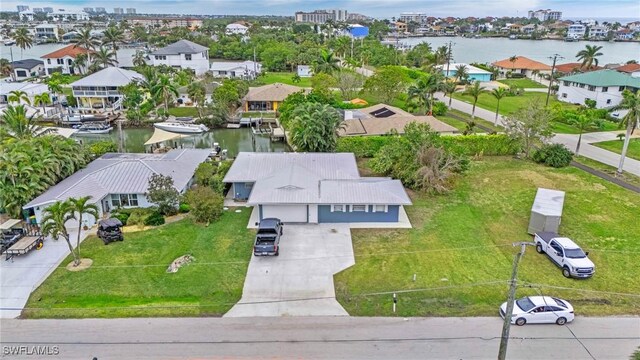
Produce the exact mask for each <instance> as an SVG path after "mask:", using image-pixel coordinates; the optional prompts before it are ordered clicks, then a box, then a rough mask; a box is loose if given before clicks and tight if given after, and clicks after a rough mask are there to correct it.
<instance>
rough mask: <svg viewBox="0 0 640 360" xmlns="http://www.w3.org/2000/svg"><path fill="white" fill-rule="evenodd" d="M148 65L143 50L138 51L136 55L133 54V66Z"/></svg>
mask: <svg viewBox="0 0 640 360" xmlns="http://www.w3.org/2000/svg"><path fill="white" fill-rule="evenodd" d="M145 65H147V60H146V58H145V55H144V53H143V52H142V51H136V53H135V55H133V66H145Z"/></svg>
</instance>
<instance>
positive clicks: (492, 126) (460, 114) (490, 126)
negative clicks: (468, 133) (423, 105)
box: [447, 109, 504, 132]
mask: <svg viewBox="0 0 640 360" xmlns="http://www.w3.org/2000/svg"><path fill="white" fill-rule="evenodd" d="M447 115H455V116H457V117H460V118H463V119H466V120H467V121H471V120H472V119H471V115H469V114H467V113H465V112H462V111H459V110H455V109H451V110H449V111H448V112H447ZM473 121H475V123H476V124H478V125H481V126H484V127H486V128H488V129H491V130H492V131H495V132H502V131H504V128H503V127H502V126H499V125H495V124H494V123H492V122H490V121H487V120H484V119H480V118H475V119H473ZM477 132H482V130H481V129H480V128H477Z"/></svg>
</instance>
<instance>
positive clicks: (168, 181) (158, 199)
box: [146, 174, 180, 215]
mask: <svg viewBox="0 0 640 360" xmlns="http://www.w3.org/2000/svg"><path fill="white" fill-rule="evenodd" d="M146 196H147V198H148V199H149V201H151V202H153V203H156V204H158V211H159V212H160V213H161V214H163V215H175V214H176V213H177V211H178V203H179V197H180V194H179V193H178V190H176V188H175V187H173V178H172V177H171V176H168V175H166V176H165V175H161V174H152V175H151V177H150V178H149V187H148V189H147V193H146Z"/></svg>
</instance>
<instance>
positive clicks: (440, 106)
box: [433, 101, 449, 116]
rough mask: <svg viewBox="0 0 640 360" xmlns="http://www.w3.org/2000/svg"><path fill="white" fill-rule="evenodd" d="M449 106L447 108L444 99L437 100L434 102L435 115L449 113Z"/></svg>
mask: <svg viewBox="0 0 640 360" xmlns="http://www.w3.org/2000/svg"><path fill="white" fill-rule="evenodd" d="M448 110H449V108H447V104H445V103H443V102H442V101H436V102H435V103H433V115H434V116H442V115H444V114H446V113H447V111H448Z"/></svg>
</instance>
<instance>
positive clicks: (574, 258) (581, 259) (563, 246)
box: [534, 232, 596, 278]
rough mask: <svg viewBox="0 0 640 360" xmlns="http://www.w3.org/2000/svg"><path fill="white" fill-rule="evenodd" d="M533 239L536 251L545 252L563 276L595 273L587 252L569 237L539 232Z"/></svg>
mask: <svg viewBox="0 0 640 360" xmlns="http://www.w3.org/2000/svg"><path fill="white" fill-rule="evenodd" d="M534 241H535V243H536V251H537V252H538V253H539V254H547V256H548V257H549V258H550V259H551V261H553V262H554V263H555V264H556V265H558V267H560V268H561V269H562V275H564V277H566V278H570V277H575V278H588V277H591V276H593V274H595V272H596V267H595V265H594V264H593V262H592V261H591V260H589V258H588V255H589V253H588V252H584V251H582V249H581V248H580V246H578V245H577V244H576V243H574V242H573V241H572V240H571V239H569V238H566V237H560V236H559V235H558V234H556V233H554V232H539V233H536V235H535V238H534Z"/></svg>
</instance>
